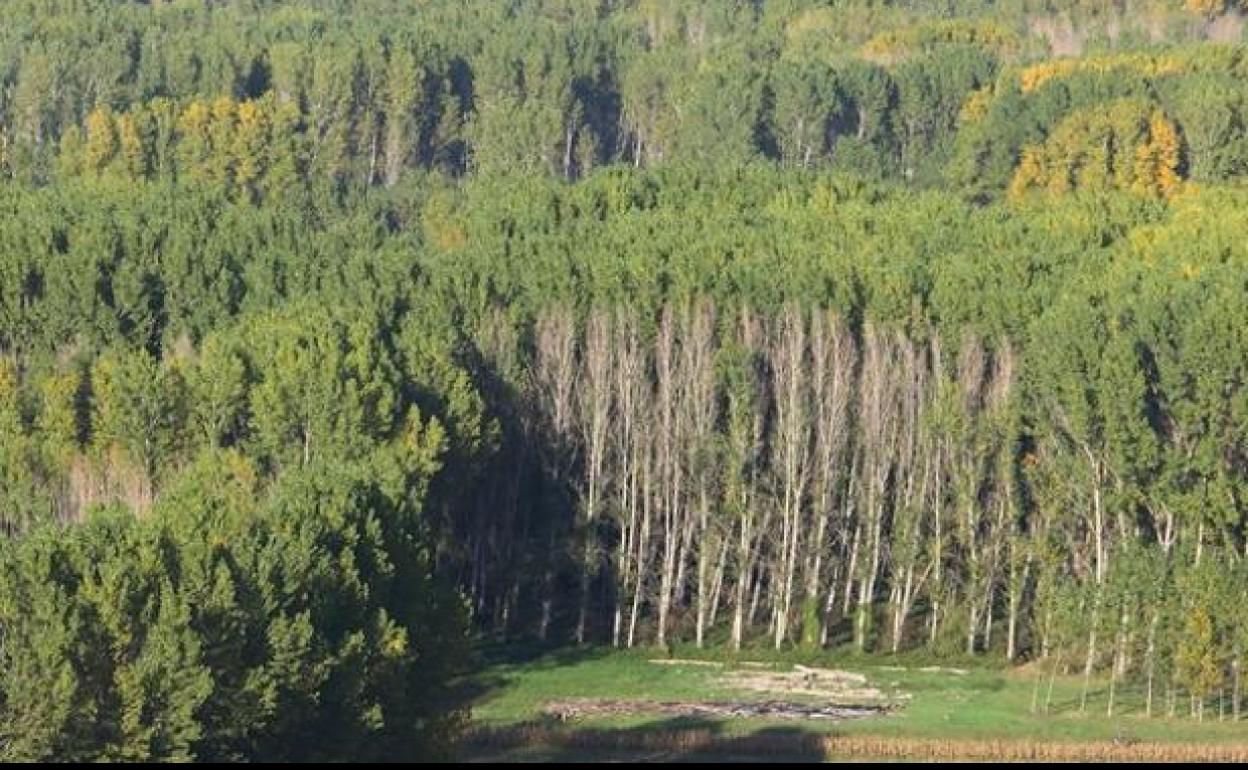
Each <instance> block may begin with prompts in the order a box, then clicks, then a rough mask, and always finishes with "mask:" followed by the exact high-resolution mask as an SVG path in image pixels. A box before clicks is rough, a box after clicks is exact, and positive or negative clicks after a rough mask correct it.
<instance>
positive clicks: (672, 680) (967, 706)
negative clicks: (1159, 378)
mask: <svg viewBox="0 0 1248 770" xmlns="http://www.w3.org/2000/svg"><path fill="white" fill-rule="evenodd" d="M661 655H662V653H659V652H656V651H654V650H639V651H617V650H611V649H604V648H596V647H586V648H573V649H566V650H561V651H557V652H552V653H547V654H543V655H536V656H533V657H531V658H529V659H527V660H523V661H497V662H494V663H492V664H490V665H488V666H487V668H486V669H485V673H484V676H483V689H482V693H481V695H480V697H479V698H478V699H477V700H476V702H475V704H474V707H473V722H474V725H475V726H477V727H478V728H481V729H487V730H488V729H499V728H504V729H508V728H517V727H522V726H528V727H540V728H542V729H543V730H546V729H553V730H557V731H589V732H593V733H595V734H598V735H603V734H608V733H612V732H616V733H621V734H631V735H633V736H634V737H635V736H636V735H638V734H639V733H645V732H653V733H656V734H657V733H660V732H664V731H667V732H671V731H685V732H690V731H692V732H695V733H696V732H697V731H703V732H706V731H709V733H710V734H712V735H714V736H715V737H716V738H717V739H739V738H745V737H748V736H759V735H762V736H766V735H768V734H781V735H799V734H800V735H810V734H814V735H818V736H834V737H836V738H837V739H846V740H849V739H862V740H864V741H866V740H869V739H873V738H879V739H895V740H897V741H903V742H904V741H920V742H922V741H969V742H974V741H979V742H983V741H1027V742H1053V743H1055V744H1056V743H1083V742H1104V743H1105V744H1107V745H1132V744H1152V743H1166V744H1202V745H1209V744H1223V745H1230V744H1241V743H1244V742H1248V721H1245V722H1233V721H1231V719H1230V714H1229V713H1228V714H1226V715H1225V719H1223V720H1222V721H1219V720H1218V715H1217V712H1216V710H1215V711H1214V712H1213V713H1212V715H1211V714H1210V713H1209V712H1208V711H1206V716H1205V721H1204V722H1197V721H1195V720H1193V719H1191V718H1188V717H1187V716H1186V715H1185V714H1183V711H1182V708H1180V714H1181V715H1180V716H1177V717H1174V718H1170V717H1163V716H1154V717H1152V718H1146V717H1145V716H1144V714H1143V693H1142V692H1139V691H1137V690H1135V689H1132V688H1128V687H1124V686H1123V685H1122V684H1121V683H1120V684H1119V686H1118V692H1117V696H1116V701H1117V703H1116V706H1115V708H1116V712H1117V713H1116V714H1115V715H1114V716H1113V717H1107V716H1106V715H1105V705H1106V697H1107V691H1108V682H1107V681H1100V680H1094V681H1093V682H1092V687H1091V690H1090V692H1089V699H1088V705H1087V709H1086V711H1085V712H1082V713H1081V712H1080V709H1079V705H1080V695H1081V691H1082V686H1083V680H1082V677H1081V676H1074V675H1072V676H1059V677H1057V679H1056V680H1055V681H1054V682H1053V695H1052V700H1051V711H1050V713H1048V714H1034V713H1032V711H1031V707H1032V699H1033V694H1034V689H1035V686H1036V673H1037V672H1036V669H1035V668H1034V667H1020V668H1013V669H1009V668H999V667H998V668H993V667H986V666H983V665H982V664H981V665H979V666H973V665H963V664H961V663H960V662H958V663H956V664H954V665H950V666H946V667H932V666H931V661H930V660H928V661H924V660H907V659H905V658H901V659H898V658H892V657H874V658H873V657H861V656H851V655H836V654H834V653H833V654H829V653H821V654H817V655H813V656H805V657H806V659H807V661H808V662H809V664H810V665H812V666H816V665H817V666H819V667H824V668H832V669H837V670H841V671H846V672H853V673H857V674H862V675H865V677H866V682H867V685H868V686H869V687H872V688H876V689H878V690H879V691H881V692H883V693H886V694H888V695H889V696H890V697H892V698H895V699H896V700H895V702H897V703H899V704H900V708H898V709H897V710H896V711H894V712H892V713H888V714H885V715H881V716H875V717H869V718H864V719H856V720H850V721H829V720H820V719H809V720H794V719H785V720H777V719H768V718H765V717H757V718H732V717H724V718H717V717H702V716H699V717H696V718H680V717H673V716H670V715H666V716H665V715H654V714H642V713H637V714H628V715H619V714H611V715H604V716H599V715H588V716H578V717H576V718H574V719H571V720H567V721H562V722H561V721H558V720H553V719H552V718H550V717H549V716H546V715H544V714H543V707H544V705H545V704H547V703H549V702H551V701H559V700H567V699H613V700H627V701H637V700H649V701H726V700H734V701H749V700H752V699H753V700H767V699H776V698H783V699H785V700H788V701H791V702H798V701H801V700H803V699H806V700H809V696H801V695H800V694H798V695H790V694H786V693H767V692H764V691H760V690H757V689H750V688H740V687H733V686H731V683H732V681H733V677H734V676H748V674H749V672H754V673H757V672H759V671H766V672H769V673H777V674H779V673H783V672H793V671H794V666H795V664H796V665H804V664H798V663H796V660H797V659H798V656H793V655H782V656H776V657H764V656H763V655H762V654H760V653H749V654H743V656H742V657H741V658H740V659H739V660H730V659H728V658H725V657H722V656H706V657H701V658H700V657H697V656H695V655H694V654H691V653H689V652H688V651H685V650H682V651H680V652H679V654H677V655H674V656H673V657H674V658H677V659H676V660H668V661H664V662H662V663H658V662H654V660H653V659H655V658H659V657H660V656H661ZM707 661H712V662H714V663H716V664H717V665H707V664H706V663H707ZM1041 683H1042V689H1041V701H1043V696H1044V690H1045V689H1047V687H1048V685H1049V682H1048V676H1047V672H1045V676H1044V678H1043V679H1042V682H1041ZM1162 700H1163V704H1162V705H1163V707H1164V699H1162ZM1182 705H1185V704H1181V706H1182ZM699 734H701V733H699ZM682 740H684V739H682ZM689 740H692V739H689ZM695 742H696V741H695ZM752 745H753V744H748V743H744V744H742V746H743V747H746V748H749V747H750V746H752ZM528 751H530V753H536V754H540V753H541V752H540V750H538V749H536V748H533V747H530V748H529V749H528ZM634 756H636V755H635V754H634ZM802 756H806V755H805V754H803V755H802Z"/></svg>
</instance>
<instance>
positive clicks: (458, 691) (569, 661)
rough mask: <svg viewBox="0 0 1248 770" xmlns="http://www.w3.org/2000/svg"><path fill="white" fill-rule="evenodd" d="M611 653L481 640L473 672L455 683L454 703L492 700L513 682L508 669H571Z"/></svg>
mask: <svg viewBox="0 0 1248 770" xmlns="http://www.w3.org/2000/svg"><path fill="white" fill-rule="evenodd" d="M611 653H612V649H611V648H609V647H601V646H589V645H579V646H572V645H568V644H567V643H539V642H535V641H520V640H516V641H510V642H499V641H483V642H479V643H478V644H477V645H476V646H475V647H474V649H473V665H472V671H471V672H469V673H467V674H465V675H464V676H462V677H461V678H460V679H459V681H458V682H456V684H455V702H456V705H457V706H458V707H460V708H471V707H472V706H474V705H479V704H481V703H484V702H485V701H487V700H489V699H490V698H492V697H493V696H494V695H496V694H497V693H499V692H500V691H501V690H503V689H504V688H505V687H506V686H507V685H508V684H510V683H511V682H512V679H513V677H514V674H512V673H511V672H509V671H508V670H507V669H508V668H509V667H513V666H523V667H524V668H525V670H526V671H534V670H542V669H552V668H560V667H563V666H573V665H576V664H577V663H583V662H585V661H589V660H597V659H599V658H602V657H605V656H607V655H610V654H611Z"/></svg>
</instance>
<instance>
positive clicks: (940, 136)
mask: <svg viewBox="0 0 1248 770" xmlns="http://www.w3.org/2000/svg"><path fill="white" fill-rule="evenodd" d="M844 5H846V6H849V7H845V8H837V9H828V8H824V7H821V5H820V4H819V3H815V2H805V1H804V0H803V1H801V2H787V3H774V4H771V3H769V4H765V5H764V6H763V7H761V8H758V9H754V8H751V7H749V6H746V5H732V6H730V7H727V8H725V7H720V5H719V4H717V3H697V4H693V5H688V4H684V5H683V6H682V7H681V8H664V7H663V6H662V4H659V3H649V2H636V3H632V2H625V3H618V4H617V3H607V4H602V5H593V4H591V5H588V6H583V5H582V4H577V3H567V2H562V1H560V2H516V3H510V4H509V3H501V4H500V3H491V2H473V3H466V4H463V3H448V2H435V3H426V4H422V5H421V7H420V8H418V9H412V8H409V7H407V6H404V5H403V4H395V3H392V2H389V1H388V0H377V1H376V2H373V3H369V4H368V7H367V8H366V9H362V10H361V12H360V13H358V14H354V15H353V14H348V13H343V12H342V11H341V9H338V8H336V7H335V6H334V4H333V3H328V2H326V3H323V4H322V3H313V4H299V5H297V6H288V5H285V4H282V3H276V4H274V3H251V4H248V3H243V4H239V3H230V4H226V5H225V6H221V7H217V6H213V5H211V4H210V5H207V6H206V7H203V8H200V7H198V6H194V7H192V4H174V5H173V6H169V7H165V6H164V5H159V4H157V5H149V4H143V3H100V2H90V3H84V4H79V5H71V6H70V7H68V8H64V9H61V8H59V7H57V8H42V7H41V8H38V9H35V8H33V7H22V8H18V9H16V10H15V13H16V14H17V15H18V18H21V19H25V20H26V22H27V24H26V25H23V24H21V23H18V21H16V20H15V21H14V23H13V24H12V25H11V29H13V30H15V31H16V30H20V29H24V28H26V26H30V27H32V28H35V29H37V30H38V34H36V35H33V36H32V37H31V38H30V39H27V38H23V37H22V36H21V35H20V34H17V33H16V32H14V33H13V34H11V35H10V36H9V37H7V38H5V39H4V40H3V41H2V44H0V80H2V81H3V84H4V86H5V87H4V88H0V115H3V116H5V119H4V121H3V123H2V125H3V130H2V131H0V169H3V170H4V171H5V172H6V174H7V175H9V176H15V177H17V178H19V179H24V180H33V181H36V182H40V183H42V182H46V181H47V180H48V179H50V178H51V177H52V176H54V175H56V174H58V173H60V174H70V175H74V174H77V173H85V174H88V175H92V174H95V173H97V172H99V171H100V170H102V169H104V168H105V167H108V168H111V169H112V170H113V171H114V172H115V173H121V174H122V175H123V176H125V177H127V178H145V177H150V176H161V175H172V174H176V173H182V174H185V175H186V176H188V177H195V176H201V175H206V176H209V177H212V178H214V179H221V180H224V181H228V182H230V183H231V184H232V186H233V187H234V188H236V193H237V194H239V195H257V194H262V193H263V192H265V191H270V190H282V189H286V188H288V187H289V186H290V185H291V184H292V183H293V182H295V181H298V180H308V179H311V180H315V181H316V182H317V183H329V184H335V185H349V186H356V187H365V186H392V185H394V184H396V183H398V181H399V180H400V179H401V178H402V177H403V176H404V175H405V174H410V173H412V172H413V171H417V170H426V169H437V170H440V171H442V172H446V173H449V174H451V175H455V176H461V175H463V174H464V173H467V172H468V171H469V170H470V169H471V170H472V171H475V172H481V173H513V172H521V171H542V172H544V173H550V174H553V175H555V176H558V177H561V178H565V179H574V178H579V177H581V176H583V175H585V174H586V173H588V172H589V171H591V170H592V169H594V168H596V167H599V166H602V165H608V164H613V163H629V164H634V165H646V166H656V165H663V164H670V163H673V162H695V163H733V162H741V161H743V160H748V159H752V158H756V157H765V158H769V159H771V160H773V161H777V162H780V163H784V164H789V165H799V166H803V167H808V166H811V165H824V166H827V165H831V166H835V167H838V168H842V169H852V170H855V171H857V172H860V173H866V174H872V175H879V176H885V177H889V178H895V179H900V180H907V181H913V182H918V183H922V184H925V185H939V184H948V183H952V184H954V186H956V187H957V188H958V189H963V190H967V191H969V192H971V193H973V194H985V193H992V194H999V193H1001V192H1003V191H1004V190H1005V188H1006V186H1007V184H1008V182H1009V178H1010V174H1011V171H1012V169H1013V167H1014V165H1015V163H1016V161H1017V158H1018V155H1019V153H1020V152H1021V151H1022V149H1023V148H1024V147H1025V146H1027V145H1035V144H1039V143H1041V142H1043V141H1044V140H1045V138H1046V137H1047V136H1048V135H1049V133H1050V132H1052V131H1053V130H1054V129H1055V127H1056V126H1057V125H1058V124H1059V123H1060V122H1061V121H1062V120H1063V119H1066V118H1069V117H1070V116H1071V115H1072V114H1074V113H1077V112H1078V111H1080V110H1084V109H1088V108H1090V107H1091V106H1092V104H1094V103H1096V102H1098V101H1101V100H1103V99H1108V98H1124V99H1125V98H1136V99H1142V100H1145V101H1147V102H1148V103H1149V104H1150V105H1151V106H1153V107H1155V108H1157V109H1159V110H1161V111H1162V112H1163V113H1164V115H1165V116H1166V119H1167V120H1170V121H1172V122H1174V123H1176V124H1177V127H1178V131H1179V133H1180V135H1182V136H1186V137H1187V138H1188V147H1189V152H1190V157H1188V158H1187V159H1185V161H1184V165H1183V167H1182V168H1181V169H1180V172H1181V173H1182V174H1183V175H1184V176H1186V175H1188V174H1190V175H1191V176H1193V177H1195V178H1197V179H1202V180H1206V179H1225V178H1227V177H1229V176H1233V175H1236V174H1238V173H1240V172H1241V171H1242V168H1243V166H1244V163H1245V160H1244V159H1245V157H1248V154H1246V152H1245V150H1244V147H1245V142H1246V140H1245V139H1244V137H1245V136H1246V135H1248V132H1246V131H1245V128H1244V123H1245V121H1244V117H1243V116H1244V108H1243V101H1244V95H1245V91H1244V86H1243V80H1244V78H1243V76H1242V69H1243V67H1242V65H1241V63H1240V61H1239V60H1240V58H1241V54H1240V52H1239V49H1238V48H1229V49H1226V50H1219V49H1218V48H1209V47H1206V46H1187V47H1179V48H1175V49H1173V51H1167V52H1166V53H1164V54H1155V53H1144V54H1141V53H1135V52H1130V53H1117V52H1116V51H1118V50H1119V49H1120V48H1128V49H1130V48H1134V46H1127V45H1125V44H1124V45H1122V46H1117V45H1112V46H1110V49H1111V51H1114V52H1113V53H1108V54H1105V53H1100V54H1098V55H1089V56H1087V57H1085V58H1083V59H1065V58H1063V59H1056V60H1051V61H1050V60H1043V61H1040V62H1039V63H1036V62H1035V61H1034V59H1035V57H1037V56H1043V55H1045V54H1047V53H1048V52H1047V50H1046V48H1048V47H1055V46H1050V45H1048V44H1043V45H1038V46H1037V45H1034V44H1033V43H1034V42H1035V40H1036V39H1037V38H1040V39H1045V38H1046V34H1047V33H1042V32H1041V31H1040V30H1042V28H1046V27H1044V25H1042V24H1040V22H1039V21H1037V17H1041V18H1043V17H1044V11H1043V10H1042V9H1033V8H1030V7H1027V4H1026V3H1022V4H1021V6H1020V7H1002V8H999V9H997V10H996V12H995V13H992V12H990V11H989V9H987V8H982V7H980V4H978V3H971V5H972V6H974V8H973V9H971V10H973V11H975V12H977V15H976V16H974V17H971V18H954V19H948V18H943V16H942V14H940V13H939V12H922V11H919V10H916V9H913V8H906V9H888V8H887V7H886V4H879V5H880V6H881V7H880V8H875V9H874V10H872V9H871V6H872V5H873V4H872V3H870V2H863V3H853V2H850V3H844ZM1076 5H1077V4H1076ZM1091 5H1093V6H1096V5H1099V4H1091ZM857 6H862V7H861V8H859V7H857ZM955 10H956V9H955ZM1076 10H1077V9H1076ZM1086 10H1087V11H1090V12H1093V13H1095V11H1096V9H1095V8H1089V9H1086ZM859 12H861V13H866V14H868V15H870V14H872V13H875V14H877V15H880V16H881V19H880V20H878V21H879V23H880V24H883V25H884V30H885V31H884V32H881V33H880V34H878V35H876V36H875V37H874V39H872V40H870V41H866V40H857V39H855V38H854V36H853V35H852V34H850V33H849V32H847V31H846V26H847V25H846V24H844V23H842V21H843V20H844V19H845V18H850V17H852V16H853V14H855V13H859ZM963 13H964V14H965V13H966V11H965V10H964V11H963ZM829 14H831V15H829ZM885 16H887V17H889V19H888V20H885V19H884V18H883V17H885ZM1120 26H1121V25H1120ZM873 28H874V29H879V28H880V27H879V26H878V25H877V26H875V27H872V26H871V25H867V26H866V29H873ZM1046 29H1047V28H1046ZM1154 37H1155V35H1154ZM1175 37H1177V38H1179V39H1184V38H1185V36H1184V35H1180V34H1177V33H1176V35H1175ZM1024 41H1031V42H1030V43H1026V44H1025V43H1024ZM1231 42H1237V40H1233V41H1231ZM1063 53H1069V52H1063ZM1089 53H1091V52H1089ZM981 113H982V114H981ZM968 116H970V117H973V118H974V119H967V118H968ZM960 117H961V118H962V119H961V120H960Z"/></svg>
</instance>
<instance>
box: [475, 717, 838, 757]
mask: <svg viewBox="0 0 1248 770" xmlns="http://www.w3.org/2000/svg"><path fill="white" fill-rule="evenodd" d="M725 728H726V723H725V722H723V721H716V720H708V719H702V718H697V717H674V718H671V719H662V720H656V721H653V722H647V723H646V724H644V725H637V726H634V727H619V728H611V727H589V726H576V725H569V724H567V723H565V722H560V721H559V720H555V719H540V720H533V721H530V722H525V723H522V724H517V725H511V726H508V727H499V728H490V729H484V730H480V731H477V732H475V733H474V734H473V735H471V736H470V737H469V739H468V740H467V741H465V743H464V744H463V747H462V758H463V759H465V760H467V761H544V762H559V761H563V762H567V761H590V760H594V761H604V760H629V761H652V762H710V761H716V762H725V761H729V762H757V761H764V760H765V761H767V762H811V761H821V760H823V759H824V758H825V743H824V739H825V737H826V734H820V733H814V732H810V731H807V730H804V729H802V728H800V727H797V726H771V727H764V728H760V729H758V730H754V731H752V732H749V733H747V734H733V733H727V732H726V731H725Z"/></svg>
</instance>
